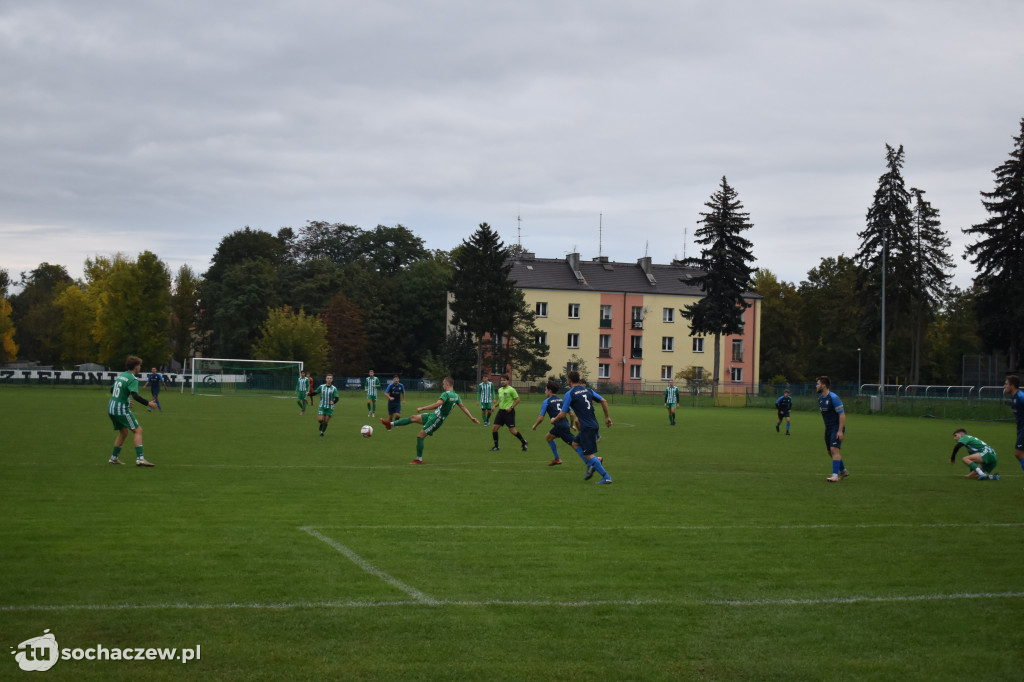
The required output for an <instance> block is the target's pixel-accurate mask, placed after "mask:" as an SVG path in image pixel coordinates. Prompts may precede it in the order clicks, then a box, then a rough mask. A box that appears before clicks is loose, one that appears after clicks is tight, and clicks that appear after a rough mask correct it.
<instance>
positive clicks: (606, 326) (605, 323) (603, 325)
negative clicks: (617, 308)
mask: <svg viewBox="0 0 1024 682" xmlns="http://www.w3.org/2000/svg"><path fill="white" fill-rule="evenodd" d="M611 328H612V321H611V319H607V320H605V319H602V320H601V329H611Z"/></svg>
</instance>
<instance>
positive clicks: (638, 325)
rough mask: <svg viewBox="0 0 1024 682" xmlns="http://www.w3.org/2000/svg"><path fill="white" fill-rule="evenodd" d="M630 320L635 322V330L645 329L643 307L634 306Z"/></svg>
mask: <svg viewBox="0 0 1024 682" xmlns="http://www.w3.org/2000/svg"><path fill="white" fill-rule="evenodd" d="M630 318H631V319H632V320H633V329H643V328H644V307H643V306H642V305H635V306H633V312H632V313H631V314H630Z"/></svg>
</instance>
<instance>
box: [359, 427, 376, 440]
mask: <svg viewBox="0 0 1024 682" xmlns="http://www.w3.org/2000/svg"><path fill="white" fill-rule="evenodd" d="M359 433H361V434H363V438H369V437H370V436H372V435H373V427H372V426H370V425H369V424H366V425H364V426H363V428H361V429H359Z"/></svg>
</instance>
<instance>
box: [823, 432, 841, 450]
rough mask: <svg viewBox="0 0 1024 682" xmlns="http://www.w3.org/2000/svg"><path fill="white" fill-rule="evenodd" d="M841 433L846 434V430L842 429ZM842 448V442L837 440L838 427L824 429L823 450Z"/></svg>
mask: <svg viewBox="0 0 1024 682" xmlns="http://www.w3.org/2000/svg"><path fill="white" fill-rule="evenodd" d="M843 433H846V429H843ZM842 447H843V442H842V441H841V440H839V427H836V428H834V429H825V448H826V449H828V450H831V449H832V448H835V449H836V450H840V449H842Z"/></svg>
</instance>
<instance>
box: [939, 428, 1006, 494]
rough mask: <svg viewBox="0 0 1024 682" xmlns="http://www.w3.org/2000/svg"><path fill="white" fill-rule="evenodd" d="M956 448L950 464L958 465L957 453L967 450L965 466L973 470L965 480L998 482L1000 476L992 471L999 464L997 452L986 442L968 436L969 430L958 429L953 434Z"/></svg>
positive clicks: (950, 458)
mask: <svg viewBox="0 0 1024 682" xmlns="http://www.w3.org/2000/svg"><path fill="white" fill-rule="evenodd" d="M953 438H954V439H955V440H956V446H955V447H954V448H953V454H951V455H950V456H949V463H950V464H955V463H956V453H957V451H958V450H960V448H967V452H968V454H967V455H965V456H964V458H963V459H964V464H966V465H967V467H968V468H969V469H970V470H971V471H970V473H968V474H966V475H965V476H964V478H976V479H978V480H979V481H998V480H999V474H993V473H992V470H993V469H995V468H996V464H998V463H999V458H998V457H996V451H995V450H993V449H992V447H991V446H990V445H988V444H987V443H986V442H985V441H983V440H981V439H980V438H975V437H974V436H968V435H967V429H957V430H956V431H954V432H953Z"/></svg>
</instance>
